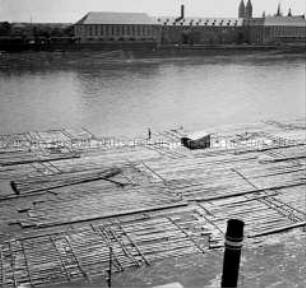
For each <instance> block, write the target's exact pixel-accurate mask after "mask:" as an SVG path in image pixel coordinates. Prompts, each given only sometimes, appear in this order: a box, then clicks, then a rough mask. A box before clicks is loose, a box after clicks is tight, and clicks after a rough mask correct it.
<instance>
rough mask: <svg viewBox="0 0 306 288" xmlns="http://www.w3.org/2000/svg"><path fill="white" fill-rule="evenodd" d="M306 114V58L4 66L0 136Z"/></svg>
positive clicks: (114, 131) (115, 131)
mask: <svg viewBox="0 0 306 288" xmlns="http://www.w3.org/2000/svg"><path fill="white" fill-rule="evenodd" d="M304 115H305V58H304V55H277V56H276V55H274V56H272V55H263V54H261V55H243V56H207V57H202V58H184V59H154V60H153V59H151V60H150V59H147V60H144V59H143V60H139V59H137V60H122V61H121V62H116V63H114V64H110V63H103V62H101V63H94V64H93V65H83V66H82V65H78V66H77V67H72V66H69V67H66V68H65V67H64V65H63V66H62V67H60V68H58V67H57V68H55V67H48V68H37V69H31V70H26V69H22V70H20V69H15V70H10V71H5V70H4V69H2V70H0V123H1V124H0V133H1V134H3V133H11V132H21V131H27V130H43V129H52V128H62V127H80V126H81V127H86V128H88V129H90V130H92V131H93V132H94V133H97V134H99V135H138V134H139V133H143V132H144V131H146V129H147V128H148V127H151V128H152V129H153V131H154V130H160V129H166V128H173V127H178V126H181V125H182V126H184V127H188V128H189V129H205V128H207V127H211V126H218V125H223V124H231V123H237V124H238V123H245V122H253V121H258V120H262V119H271V118H274V119H284V118H297V117H302V116H304Z"/></svg>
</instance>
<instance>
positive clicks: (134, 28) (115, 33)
mask: <svg viewBox="0 0 306 288" xmlns="http://www.w3.org/2000/svg"><path fill="white" fill-rule="evenodd" d="M159 29H160V27H159V25H158V24H157V23H156V21H155V19H154V18H152V17H149V16H148V15H147V14H145V13H117V12H89V13H88V14H86V15H85V16H84V17H83V18H82V19H81V20H79V21H78V22H77V23H76V24H75V36H76V37H78V38H79V39H80V41H81V43H99V42H129V41H132V42H134V41H143V42H146V41H154V42H156V41H158V39H157V38H158V36H159V34H160V31H159Z"/></svg>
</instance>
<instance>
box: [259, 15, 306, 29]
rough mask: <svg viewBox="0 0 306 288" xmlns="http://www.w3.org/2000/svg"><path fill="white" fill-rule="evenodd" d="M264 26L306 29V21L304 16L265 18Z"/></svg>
mask: <svg viewBox="0 0 306 288" xmlns="http://www.w3.org/2000/svg"><path fill="white" fill-rule="evenodd" d="M264 26H294V27H306V20H305V17H303V16H291V17H288V16H267V17H265V18H264Z"/></svg>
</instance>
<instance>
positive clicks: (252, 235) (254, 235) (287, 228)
mask: <svg viewBox="0 0 306 288" xmlns="http://www.w3.org/2000/svg"><path fill="white" fill-rule="evenodd" d="M304 226H306V222H301V223H297V224H292V225H287V226H284V227H279V228H276V229H270V230H266V231H264V232H260V233H256V234H251V235H248V237H249V238H257V237H262V236H267V235H271V234H275V233H281V232H285V231H288V230H292V229H295V228H299V227H304Z"/></svg>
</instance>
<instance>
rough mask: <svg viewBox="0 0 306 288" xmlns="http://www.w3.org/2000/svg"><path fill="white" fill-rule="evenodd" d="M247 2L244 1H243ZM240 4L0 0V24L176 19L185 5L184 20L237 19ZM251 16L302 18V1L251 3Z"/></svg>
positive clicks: (215, 0)
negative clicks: (131, 15)
mask: <svg viewBox="0 0 306 288" xmlns="http://www.w3.org/2000/svg"><path fill="white" fill-rule="evenodd" d="M245 1H247V0H245ZM239 3H240V0H0V22H2V21H9V22H30V21H32V22H66V23H74V22H76V21H78V20H79V19H80V18H81V17H83V16H84V15H85V14H86V13H87V12H89V11H114V12H145V13H147V14H149V15H151V16H176V15H178V14H179V13H180V12H179V11H180V5H181V4H185V11H186V16H188V17H196V16H198V17H237V13H238V12H237V11H238V8H237V7H238V5H239ZM252 3H253V11H254V16H261V14H262V12H263V11H265V12H266V15H269V14H274V13H275V12H276V9H277V5H278V3H281V7H282V11H283V12H284V13H287V11H288V8H289V7H291V8H292V12H293V14H305V0H252Z"/></svg>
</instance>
